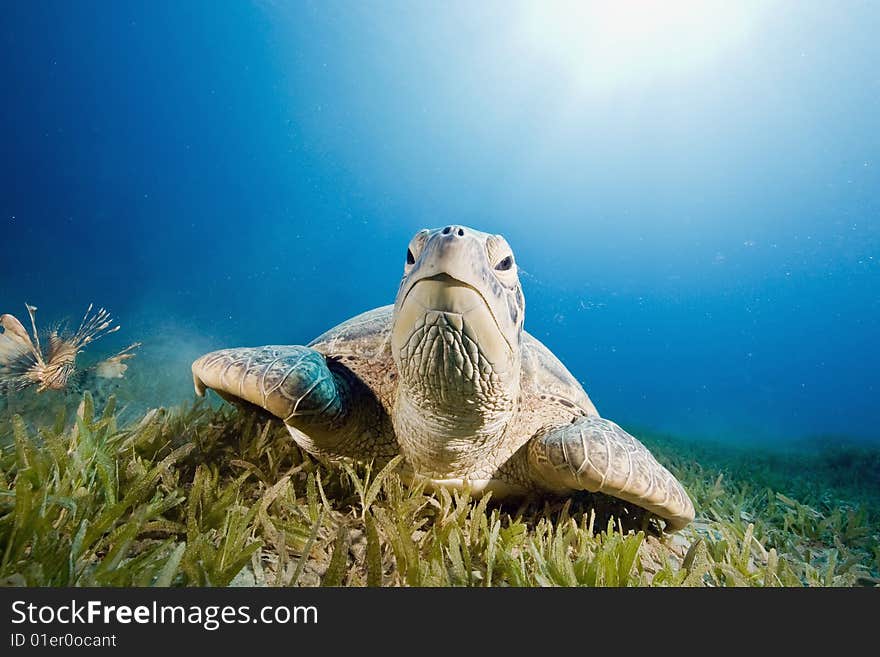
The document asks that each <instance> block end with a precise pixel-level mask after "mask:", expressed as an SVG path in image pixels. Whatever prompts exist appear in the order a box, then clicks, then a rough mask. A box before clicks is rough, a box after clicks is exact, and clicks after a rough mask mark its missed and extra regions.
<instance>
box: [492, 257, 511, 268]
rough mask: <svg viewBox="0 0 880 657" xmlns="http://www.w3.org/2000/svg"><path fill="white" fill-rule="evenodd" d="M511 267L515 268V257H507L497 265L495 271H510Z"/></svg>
mask: <svg viewBox="0 0 880 657" xmlns="http://www.w3.org/2000/svg"><path fill="white" fill-rule="evenodd" d="M511 267H513V256H507V257H506V258H504V259H503V260H502V261H501V262H499V263H498V264H497V265H495V269H497V270H498V271H508V270H509V269H510V268H511Z"/></svg>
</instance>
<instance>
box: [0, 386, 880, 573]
mask: <svg viewBox="0 0 880 657" xmlns="http://www.w3.org/2000/svg"><path fill="white" fill-rule="evenodd" d="M113 385H114V386H115V387H116V389H115V390H113V389H110V390H95V391H86V392H82V393H74V392H49V393H43V394H40V395H38V394H36V393H35V392H33V391H24V392H20V393H15V394H13V395H7V396H5V397H3V398H2V400H0V554H2V562H0V585H6V586H10V585H11V586H19V585H20V586H207V585H210V586H230V585H231V586H238V585H246V586H247V585H258V586H277V585H285V586H290V585H293V586H317V585H324V586H554V585H559V586H847V587H849V586H878V585H880V522H878V520H880V449H878V448H875V447H870V446H864V445H857V444H851V445H842V444H840V443H839V442H838V443H836V444H835V446H833V447H828V446H824V447H823V446H822V445H820V444H818V443H817V444H814V445H812V446H802V447H800V448H798V449H792V450H789V451H785V452H783V451H779V450H778V451H772V450H766V449H765V450H761V449H760V448H756V447H749V448H745V447H743V448H734V447H725V446H718V445H709V444H704V443H694V442H687V441H683V440H680V439H676V438H675V437H668V436H660V435H651V434H646V433H644V432H641V433H638V436H639V438H641V439H642V440H643V442H645V444H646V445H647V446H648V447H649V448H650V449H651V451H652V452H653V453H654V454H655V455H656V456H657V458H658V459H659V460H660V461H661V462H662V463H663V464H664V465H666V466H667V467H668V468H669V469H670V470H671V471H672V472H673V473H674V474H675V475H676V476H677V477H678V478H679V480H680V481H681V482H682V483H683V484H684V485H685V487H686V488H687V490H688V491H689V493H690V494H691V497H692V499H693V501H694V505H695V507H696V510H697V518H696V520H695V521H694V522H693V523H692V524H691V525H690V526H689V527H687V528H686V529H685V530H683V531H681V532H678V533H675V534H664V533H663V532H662V530H661V524H660V522H659V521H657V520H656V519H654V518H652V517H649V516H648V515H647V514H645V513H642V512H640V511H638V510H636V509H633V508H631V507H627V506H626V505H624V504H622V503H620V502H618V501H616V500H613V499H611V498H607V497H604V496H592V495H589V494H584V495H581V496H578V497H576V498H573V499H570V500H542V501H532V502H525V503H522V504H521V505H511V504H504V505H501V504H498V503H496V502H494V501H493V500H491V499H489V498H485V497H484V498H483V499H481V500H473V499H471V498H470V497H469V496H468V495H466V494H449V493H446V492H440V493H436V494H427V493H425V492H424V491H422V490H421V489H419V488H417V487H409V486H407V485H404V484H403V483H402V482H401V481H400V479H399V478H398V476H397V474H396V473H395V472H394V471H393V467H387V468H384V469H379V468H371V467H368V466H357V467H350V466H339V465H335V466H334V465H331V464H326V463H322V462H319V461H318V460H316V459H314V458H313V457H310V456H309V455H307V454H305V453H303V452H302V451H300V450H299V449H298V448H297V447H296V445H295V444H294V443H293V442H292V441H291V439H290V437H289V435H288V433H287V432H286V430H285V429H284V428H283V427H282V426H281V425H280V424H279V423H277V422H275V421H271V420H268V419H267V418H264V417H262V416H257V415H255V414H250V413H244V412H239V411H237V410H235V409H233V408H231V407H229V406H226V405H224V406H216V405H211V404H210V403H206V402H198V403H189V402H188V403H185V404H183V405H179V406H173V407H167V408H153V409H145V408H141V407H138V405H137V404H135V403H132V402H131V400H130V401H129V403H127V404H122V403H119V402H118V399H123V398H125V397H127V396H130V395H131V390H130V389H129V388H126V384H125V383H122V384H119V383H116V384H113ZM93 393H94V394H93ZM113 393H116V394H113ZM117 394H118V397H117V396H116V395H117ZM391 465H392V466H393V465H394V464H393V463H392V464H391Z"/></svg>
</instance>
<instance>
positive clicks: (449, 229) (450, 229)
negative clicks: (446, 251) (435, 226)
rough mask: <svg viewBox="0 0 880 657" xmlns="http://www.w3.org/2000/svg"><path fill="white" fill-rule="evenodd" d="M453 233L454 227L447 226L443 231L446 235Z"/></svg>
mask: <svg viewBox="0 0 880 657" xmlns="http://www.w3.org/2000/svg"><path fill="white" fill-rule="evenodd" d="M451 232H452V226H447V227H446V228H444V229H443V234H444V235H449V233H451Z"/></svg>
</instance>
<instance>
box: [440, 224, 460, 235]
mask: <svg viewBox="0 0 880 657" xmlns="http://www.w3.org/2000/svg"><path fill="white" fill-rule="evenodd" d="M440 232H441V233H442V234H443V235H449V236H452V235H458V236H459V237H464V228H462V227H461V226H447V227H446V228H444V229H443V230H441V231H440Z"/></svg>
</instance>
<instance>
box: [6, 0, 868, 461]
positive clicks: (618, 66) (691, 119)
mask: <svg viewBox="0 0 880 657" xmlns="http://www.w3.org/2000/svg"><path fill="white" fill-rule="evenodd" d="M878 29H880V6H878V5H877V4H876V3H871V2H857V1H848V2H841V3H831V2H793V1H792V2H787V1H779V2H770V1H767V2H754V3H752V2H739V3H716V2H682V3H678V4H674V5H669V4H664V3H652V2H647V3H638V2H623V3H521V2H484V3H478V4H474V3H466V2H456V3H411V2H382V3H348V2H269V1H265V2H236V3H216V2H196V1H187V2H125V3H123V2H87V1H80V2H76V3H61V2H19V3H6V4H5V5H4V10H3V16H2V19H0V58H2V61H3V65H2V67H0V84H2V89H3V102H2V103H0V130H2V149H3V157H2V158H0V167H2V175H0V226H2V232H0V306H2V307H0V312H9V313H14V314H16V315H17V316H18V317H19V318H20V319H22V320H24V319H25V318H26V312H25V310H24V303H25V302H29V303H31V304H34V305H36V306H38V307H39V312H38V315H37V317H38V320H39V321H40V322H41V323H42V324H43V325H44V326H45V325H46V324H48V323H51V322H53V321H58V320H61V319H63V318H64V317H70V318H72V319H73V320H78V319H79V317H80V316H81V314H82V312H83V311H84V310H85V308H86V307H87V305H88V304H89V303H90V302H94V303H95V304H96V305H99V306H104V307H106V308H108V309H110V310H111V311H112V313H113V314H114V316H115V317H117V318H118V319H119V321H120V322H121V324H122V327H123V328H122V330H121V331H120V332H119V333H117V334H115V335H113V336H110V337H108V338H106V339H105V340H102V341H101V342H98V343H96V344H95V345H94V346H90V347H89V349H88V353H89V354H91V353H92V352H94V353H95V354H96V355H97V354H101V355H109V354H111V353H113V350H114V349H118V348H121V347H122V346H125V345H126V344H128V343H130V342H132V341H135V340H138V341H141V342H143V346H142V347H141V349H140V350H139V352H138V355H137V357H136V358H135V359H134V360H132V361H129V364H130V369H129V373H128V374H127V380H126V381H127V384H126V385H129V386H136V388H134V389H132V388H130V389H129V391H128V394H129V396H130V398H131V400H130V401H132V403H135V404H140V405H142V406H143V407H144V408H146V407H148V406H152V405H156V404H173V403H177V402H182V401H186V400H190V399H191V398H192V396H193V392H192V385H191V377H190V372H189V364H190V362H191V361H192V360H193V359H194V358H195V357H197V356H198V355H200V354H202V353H204V352H206V351H209V350H212V349H217V348H223V347H231V346H251V345H262V344H305V343H307V342H308V341H309V340H311V339H312V338H313V337H314V336H316V335H318V334H319V333H321V332H323V331H324V330H325V329H327V328H329V327H331V326H333V325H335V324H337V323H338V322H341V321H343V320H345V319H347V318H348V317H350V316H352V315H355V314H357V313H359V312H362V311H364V310H367V309H369V308H373V307H376V306H380V305H384V304H387V303H391V302H392V301H393V298H394V294H395V292H396V288H397V284H398V282H399V279H400V276H401V274H402V269H403V263H404V257H405V253H406V247H407V243H408V241H409V239H410V237H411V236H412V234H414V233H415V232H416V231H417V230H419V229H420V228H422V227H436V226H440V225H445V224H447V223H453V222H454V223H462V224H465V225H468V226H472V227H474V228H477V229H479V230H483V231H489V232H497V233H501V234H503V235H505V237H507V239H508V240H509V242H510V244H511V245H512V247H513V249H514V252H515V253H516V257H517V261H518V263H519V265H520V267H521V269H522V270H523V272H522V274H521V275H522V282H523V287H524V291H525V296H526V330H528V331H529V332H531V333H532V334H534V335H535V336H536V337H538V338H539V339H540V340H542V341H543V342H545V344H547V345H548V346H549V347H550V348H551V349H552V350H553V351H554V352H555V353H556V355H557V356H559V358H560V359H561V360H562V361H563V362H564V363H565V364H566V365H567V366H568V368H569V369H570V370H571V371H572V372H573V373H574V375H575V376H576V377H577V378H578V379H579V380H581V381H582V382H583V383H584V386H585V389H586V390H587V392H588V394H589V395H590V396H591V398H592V399H593V401H594V402H595V404H596V406H597V408H598V409H599V412H600V413H601V414H602V415H603V416H606V417H609V418H612V419H614V420H615V421H617V422H619V423H620V424H622V425H623V426H624V427H626V428H628V429H630V430H631V431H634V432H635V431H637V430H649V431H653V432H665V433H669V434H673V435H676V436H681V437H687V438H692V439H695V440H702V441H707V442H709V441H719V442H725V443H735V444H748V443H750V442H760V443H761V444H765V445H788V444H800V443H804V442H805V441H806V442H807V443H810V442H815V441H819V442H821V443H822V444H826V445H827V444H834V443H835V442H840V441H862V442H873V443H875V444H876V443H878V442H880V431H878V428H877V427H878V413H877V408H878V404H877V392H878V390H877V386H878V383H877V371H878V368H880V350H878V346H877V338H878V335H880V253H878V247H880V198H878V191H880V68H878V66H877V63H878V62H880V42H878V41H877V38H876V35H877V33H878Z"/></svg>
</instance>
